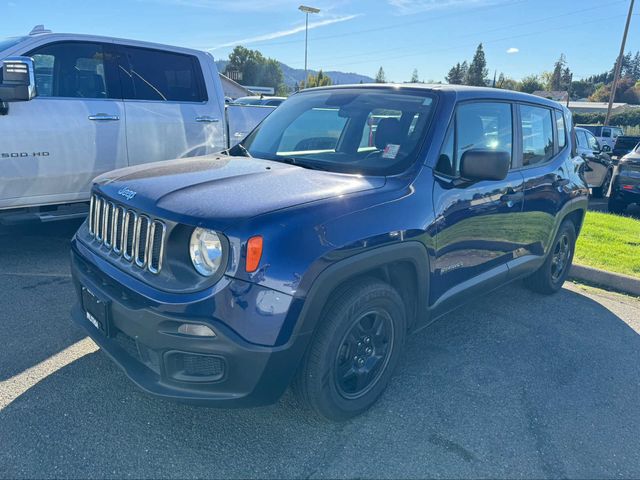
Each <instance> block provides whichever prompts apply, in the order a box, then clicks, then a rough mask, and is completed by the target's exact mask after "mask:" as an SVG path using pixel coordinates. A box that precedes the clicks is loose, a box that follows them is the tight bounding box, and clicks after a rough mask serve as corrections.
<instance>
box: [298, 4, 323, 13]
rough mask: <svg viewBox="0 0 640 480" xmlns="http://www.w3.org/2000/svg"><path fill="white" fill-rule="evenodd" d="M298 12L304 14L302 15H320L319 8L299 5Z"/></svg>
mask: <svg viewBox="0 0 640 480" xmlns="http://www.w3.org/2000/svg"><path fill="white" fill-rule="evenodd" d="M298 10H300V11H301V12H304V13H320V9H319V8H315V7H308V6H306V5H300V6H299V7H298Z"/></svg>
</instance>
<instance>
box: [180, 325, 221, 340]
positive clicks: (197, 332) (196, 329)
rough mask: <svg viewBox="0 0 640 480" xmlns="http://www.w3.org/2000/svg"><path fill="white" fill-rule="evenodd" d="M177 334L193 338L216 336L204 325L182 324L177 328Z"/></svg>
mask: <svg viewBox="0 0 640 480" xmlns="http://www.w3.org/2000/svg"><path fill="white" fill-rule="evenodd" d="M178 333H182V334H183V335H193V336H194V337H215V336H216V334H215V332H214V331H213V330H211V329H210V328H209V327H207V326H206V325H198V324H196V323H183V324H182V325H180V326H179V327H178Z"/></svg>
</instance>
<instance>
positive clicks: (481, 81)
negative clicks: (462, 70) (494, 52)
mask: <svg viewBox="0 0 640 480" xmlns="http://www.w3.org/2000/svg"><path fill="white" fill-rule="evenodd" d="M488 74H489V70H488V69H487V60H486V58H485V55H484V50H483V48H482V44H480V45H478V48H477V49H476V53H475V54H474V55H473V60H471V64H470V65H469V69H468V71H467V74H466V78H465V83H466V84H467V85H475V86H478V87H483V86H485V85H486V83H485V79H486V78H487V75H488Z"/></svg>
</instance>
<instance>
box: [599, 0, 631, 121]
mask: <svg viewBox="0 0 640 480" xmlns="http://www.w3.org/2000/svg"><path fill="white" fill-rule="evenodd" d="M633 2H634V0H631V3H630V4H629V13H628V14H627V23H626V25H625V27H624V34H623V35H622V43H621V44H620V54H619V55H618V61H617V62H616V69H615V72H614V73H613V82H612V83H611V93H610V94H609V105H608V107H607V116H606V117H605V119H604V124H605V125H609V119H610V118H611V107H613V99H614V97H615V96H616V88H617V87H618V79H619V78H620V70H621V68H622V58H623V57H624V45H625V43H627V33H628V32H629V23H630V22H631V15H632V14H633Z"/></svg>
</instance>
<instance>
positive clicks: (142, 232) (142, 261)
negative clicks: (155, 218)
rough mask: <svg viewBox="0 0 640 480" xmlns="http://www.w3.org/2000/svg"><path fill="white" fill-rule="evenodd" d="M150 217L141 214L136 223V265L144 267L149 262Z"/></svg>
mask: <svg viewBox="0 0 640 480" xmlns="http://www.w3.org/2000/svg"><path fill="white" fill-rule="evenodd" d="M149 223H150V221H149V217H147V216H145V215H140V216H139V217H138V222H137V225H136V265H138V266H139V267H144V266H145V265H146V264H147V250H148V248H147V247H148V246H149Z"/></svg>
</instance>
